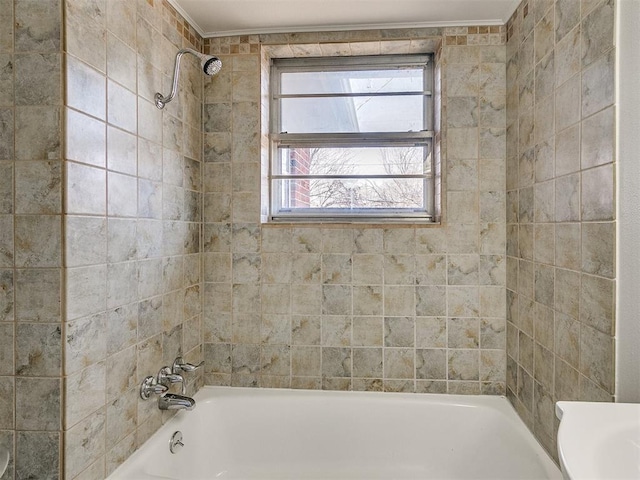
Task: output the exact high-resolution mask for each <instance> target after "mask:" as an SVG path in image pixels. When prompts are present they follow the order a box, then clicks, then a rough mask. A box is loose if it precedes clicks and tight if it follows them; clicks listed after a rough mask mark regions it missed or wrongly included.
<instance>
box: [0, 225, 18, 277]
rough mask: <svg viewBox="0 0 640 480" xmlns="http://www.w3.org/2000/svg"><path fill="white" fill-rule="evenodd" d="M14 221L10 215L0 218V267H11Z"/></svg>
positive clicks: (13, 261) (13, 249)
mask: <svg viewBox="0 0 640 480" xmlns="http://www.w3.org/2000/svg"><path fill="white" fill-rule="evenodd" d="M14 221H15V218H14V217H13V216H12V215H1V216H0V227H2V228H1V229H0V266H2V267H13V266H14V263H15V257H14V251H15V246H14V237H15V235H14Z"/></svg>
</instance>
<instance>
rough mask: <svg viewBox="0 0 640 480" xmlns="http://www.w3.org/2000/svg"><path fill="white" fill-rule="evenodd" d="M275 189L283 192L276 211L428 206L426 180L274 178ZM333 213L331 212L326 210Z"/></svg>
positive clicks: (419, 207)
mask: <svg viewBox="0 0 640 480" xmlns="http://www.w3.org/2000/svg"><path fill="white" fill-rule="evenodd" d="M273 182H274V185H273V189H274V192H280V195H279V200H280V202H279V205H277V206H276V211H277V212H280V213H282V211H283V210H284V211H285V212H287V211H293V212H295V211H296V210H297V211H300V210H304V211H308V210H311V211H316V212H317V213H321V212H322V211H323V210H326V209H341V210H347V211H342V212H336V213H341V214H349V213H350V211H353V212H352V213H355V214H357V213H363V212H362V210H374V211H375V210H388V209H409V210H421V209H424V208H425V205H424V183H425V180H424V179H420V178H383V179H363V178H358V179H280V180H274V181H273ZM326 213H327V214H330V213H331V212H326Z"/></svg>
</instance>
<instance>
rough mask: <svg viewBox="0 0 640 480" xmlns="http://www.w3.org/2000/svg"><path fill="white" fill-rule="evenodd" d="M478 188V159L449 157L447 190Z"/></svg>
mask: <svg viewBox="0 0 640 480" xmlns="http://www.w3.org/2000/svg"><path fill="white" fill-rule="evenodd" d="M476 188H478V160H477V159H475V158H471V159H454V158H452V159H449V161H448V162H447V191H454V190H460V191H464V190H472V189H474V190H475V189H476Z"/></svg>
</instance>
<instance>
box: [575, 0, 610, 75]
mask: <svg viewBox="0 0 640 480" xmlns="http://www.w3.org/2000/svg"><path fill="white" fill-rule="evenodd" d="M614 10H615V9H614V2H613V0H607V1H605V2H603V4H602V5H600V6H598V7H597V8H596V9H595V10H593V11H592V12H591V13H589V14H588V15H587V16H586V17H584V18H583V19H582V65H583V66H587V65H589V64H590V63H591V62H593V61H594V60H595V59H597V58H598V57H599V56H600V55H601V54H602V53H604V52H606V51H607V50H609V49H610V48H611V47H612V46H613V43H614V24H615V21H614V17H615V11H614Z"/></svg>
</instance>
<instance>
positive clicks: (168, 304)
mask: <svg viewBox="0 0 640 480" xmlns="http://www.w3.org/2000/svg"><path fill="white" fill-rule="evenodd" d="M65 29H66V30H65V39H66V52H65V53H66V55H65V59H66V72H65V75H66V105H65V125H66V139H65V140H66V145H65V152H64V153H65V172H66V185H65V202H66V203H65V214H66V215H65V244H66V252H65V253H66V254H65V265H64V266H65V272H66V290H65V293H66V302H65V304H66V305H65V306H66V308H65V337H64V347H65V365H64V388H65V396H66V402H65V417H64V418H65V422H64V430H65V452H64V461H65V468H64V470H65V472H64V477H65V478H66V479H69V480H71V479H74V478H82V479H89V478H91V479H94V478H97V479H101V478H104V477H105V476H107V475H108V474H109V473H111V472H112V471H113V470H114V469H115V468H116V467H117V466H118V465H119V464H120V463H122V462H123V461H124V460H125V459H126V458H127V457H128V456H129V455H130V454H131V453H133V451H135V450H136V448H137V447H138V446H140V445H141V444H142V443H143V442H144V441H145V440H146V439H147V438H148V437H149V436H150V435H151V434H153V433H154V432H155V430H156V429H157V428H158V427H159V426H160V425H161V424H162V423H163V422H164V421H166V420H167V419H168V418H169V415H167V414H163V412H161V411H160V410H159V409H158V408H157V404H156V401H155V399H151V400H149V401H146V402H145V401H143V400H141V399H140V397H139V394H138V390H139V385H140V382H141V381H142V379H143V378H144V377H145V376H147V375H156V374H157V372H158V371H159V369H160V368H161V367H162V366H164V365H171V364H172V363H173V360H174V358H175V357H176V356H178V355H183V356H184V357H185V358H186V359H187V360H189V361H192V362H195V363H197V362H198V361H200V360H201V355H202V353H201V349H202V340H201V338H202V337H201V321H202V320H201V310H202V308H201V301H202V299H201V295H202V268H201V260H202V256H201V254H200V251H201V250H200V248H201V247H200V245H201V217H202V195H201V184H202V175H201V160H202V159H201V152H202V150H201V148H202V146H201V138H202V134H201V132H202V115H201V105H202V76H203V75H202V74H201V72H200V69H199V65H198V62H197V61H196V59H195V58H193V57H191V56H185V57H183V61H182V68H181V75H180V82H179V91H178V95H176V98H175V99H174V100H173V102H171V103H169V104H168V105H167V106H166V108H165V109H164V110H162V111H161V110H159V109H157V108H156V106H155V105H154V95H155V93H156V92H161V93H162V94H164V95H166V94H168V92H169V90H170V88H171V81H172V76H173V68H174V59H175V54H176V53H177V51H178V49H179V48H184V47H189V48H193V49H196V50H198V51H200V50H201V49H202V39H201V38H200V37H199V36H198V35H197V34H196V33H195V31H194V30H193V28H192V27H190V26H189V25H188V24H187V23H186V22H185V21H184V19H182V18H181V17H180V16H179V15H178V14H177V12H176V11H175V10H174V9H173V7H171V5H170V4H169V3H168V2H165V1H162V0H139V1H136V2H132V1H129V0H95V1H93V2H86V1H84V0H66V1H65ZM187 381H188V391H189V392H191V393H192V392H194V391H196V390H197V389H198V387H199V385H201V383H202V375H192V376H190V377H187Z"/></svg>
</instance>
